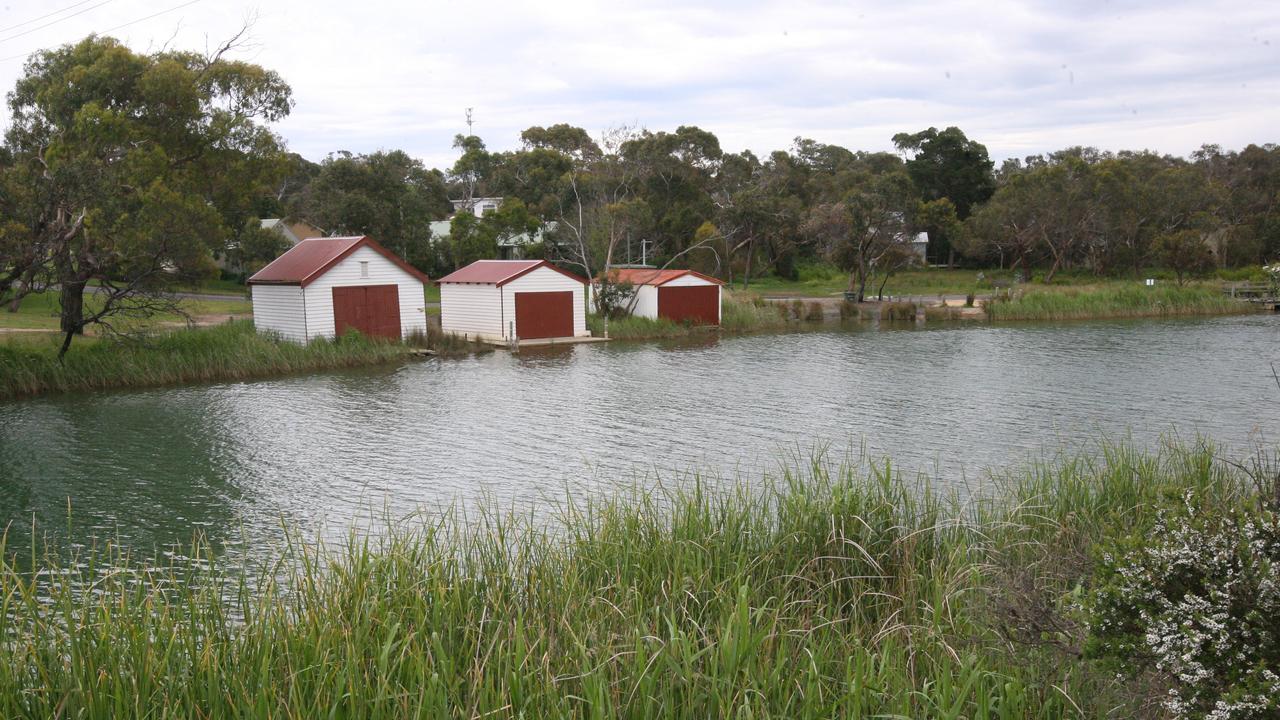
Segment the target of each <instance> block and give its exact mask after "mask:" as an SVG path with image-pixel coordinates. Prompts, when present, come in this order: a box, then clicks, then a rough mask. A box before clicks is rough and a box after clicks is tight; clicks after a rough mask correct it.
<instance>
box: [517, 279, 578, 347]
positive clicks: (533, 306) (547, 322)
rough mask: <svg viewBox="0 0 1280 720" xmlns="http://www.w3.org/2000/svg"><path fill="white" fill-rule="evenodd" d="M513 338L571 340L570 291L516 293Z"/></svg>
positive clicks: (571, 314)
mask: <svg viewBox="0 0 1280 720" xmlns="http://www.w3.org/2000/svg"><path fill="white" fill-rule="evenodd" d="M516 337H518V338H520V339H521V340H536V339H538V338H559V337H573V291H572V290H566V291H564V292H518V293H516Z"/></svg>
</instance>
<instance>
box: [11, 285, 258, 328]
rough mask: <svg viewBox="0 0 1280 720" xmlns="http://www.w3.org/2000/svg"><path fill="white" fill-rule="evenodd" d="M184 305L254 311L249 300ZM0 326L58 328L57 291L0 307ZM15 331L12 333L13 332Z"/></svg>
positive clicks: (173, 318)
mask: <svg viewBox="0 0 1280 720" xmlns="http://www.w3.org/2000/svg"><path fill="white" fill-rule="evenodd" d="M96 303H97V300H96V298H95V296H94V295H93V294H88V295H86V297H85V304H86V305H87V306H88V307H90V308H93V307H96ZM181 305H182V307H183V309H184V310H186V312H187V313H189V314H191V315H193V316H194V315H228V316H230V315H244V314H247V313H250V312H252V311H253V306H252V305H251V304H250V303H249V301H248V300H183V301H182V302H181ZM181 321H182V318H181V317H180V316H178V315H158V316H156V317H154V318H150V319H149V320H147V321H145V324H148V325H155V324H160V323H173V322H181ZM0 328H16V329H21V330H57V329H58V298H57V296H56V294H55V293H52V292H44V293H34V294H31V295H28V296H27V297H26V298H24V299H23V300H22V306H21V307H19V308H18V311H17V312H9V309H8V307H7V306H6V307H5V308H4V309H2V310H0ZM10 334H12V333H10Z"/></svg>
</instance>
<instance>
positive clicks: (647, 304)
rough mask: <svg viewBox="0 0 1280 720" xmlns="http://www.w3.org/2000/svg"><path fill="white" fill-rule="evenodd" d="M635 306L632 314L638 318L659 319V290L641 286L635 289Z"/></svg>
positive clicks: (654, 287) (650, 286)
mask: <svg viewBox="0 0 1280 720" xmlns="http://www.w3.org/2000/svg"><path fill="white" fill-rule="evenodd" d="M634 292H635V302H636V304H635V306H634V307H632V308H631V314H632V315H634V316H636V317H643V318H656V317H658V288H657V287H656V286H654V285H641V286H640V287H638V288H636V289H635V291H634Z"/></svg>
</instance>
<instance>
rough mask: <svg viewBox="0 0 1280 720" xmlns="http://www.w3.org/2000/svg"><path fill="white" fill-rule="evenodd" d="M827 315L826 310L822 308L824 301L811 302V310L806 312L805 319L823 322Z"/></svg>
mask: <svg viewBox="0 0 1280 720" xmlns="http://www.w3.org/2000/svg"><path fill="white" fill-rule="evenodd" d="M826 315H827V314H826V311H824V310H823V309H822V303H820V302H811V303H809V311H808V312H806V313H805V316H804V319H805V320H808V321H809V322H822V320H823V319H824V318H825V317H826Z"/></svg>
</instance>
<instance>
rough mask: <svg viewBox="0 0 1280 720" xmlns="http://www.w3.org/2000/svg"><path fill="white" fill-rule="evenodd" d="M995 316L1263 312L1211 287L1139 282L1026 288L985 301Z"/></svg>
mask: <svg viewBox="0 0 1280 720" xmlns="http://www.w3.org/2000/svg"><path fill="white" fill-rule="evenodd" d="M983 309H984V310H985V311H986V314H987V317H988V318H989V319H991V320H1083V319H1105V318H1125V317H1165V316H1177V315H1232V314H1244V313H1250V312H1257V311H1258V308H1257V307H1254V306H1251V305H1250V304H1249V303H1245V302H1241V301H1239V300H1234V299H1232V298H1230V297H1227V296H1226V295H1224V294H1223V293H1222V292H1221V291H1220V290H1218V289H1217V288H1214V287H1211V286H1203V285H1187V286H1183V287H1179V286H1177V285H1173V284H1160V285H1155V286H1153V287H1148V286H1146V285H1137V284H1124V285H1114V284H1113V285H1106V286H1086V287H1066V288H1035V289H1025V290H1022V291H1020V292H1014V293H1010V294H1008V295H1004V296H1000V295H997V296H995V297H992V298H991V300H989V301H988V302H986V303H984V304H983Z"/></svg>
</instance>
